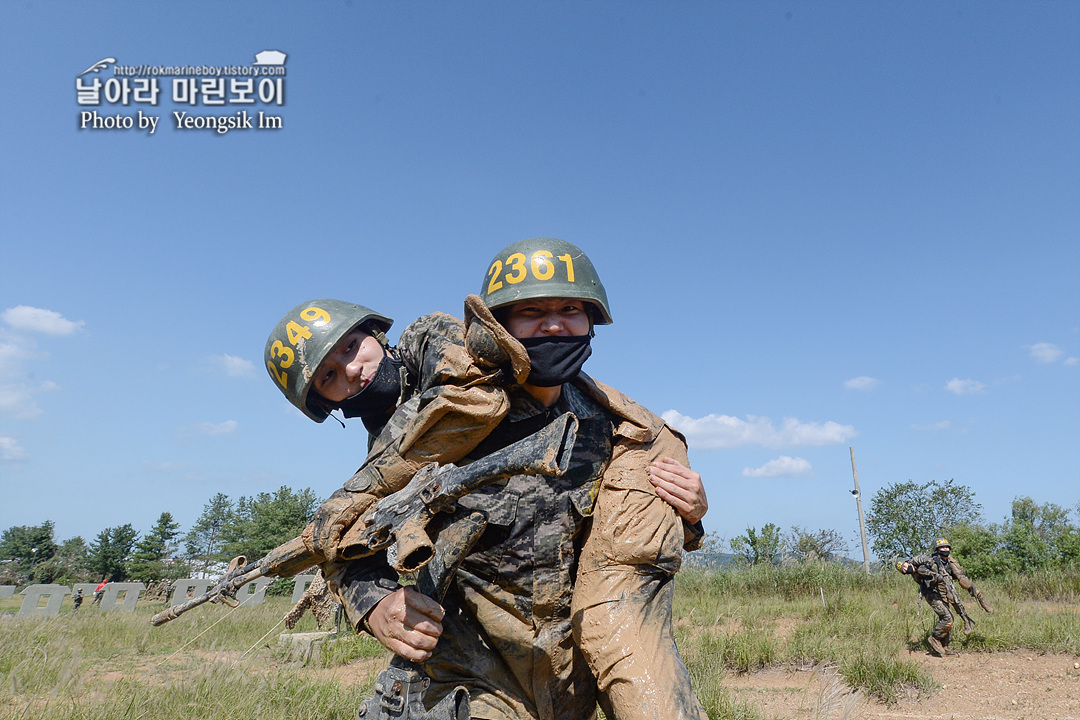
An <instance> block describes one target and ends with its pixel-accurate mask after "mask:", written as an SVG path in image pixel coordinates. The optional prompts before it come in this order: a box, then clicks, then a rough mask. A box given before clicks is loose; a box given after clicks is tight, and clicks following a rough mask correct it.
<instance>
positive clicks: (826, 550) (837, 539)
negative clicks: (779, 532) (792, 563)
mask: <svg viewBox="0 0 1080 720" xmlns="http://www.w3.org/2000/svg"><path fill="white" fill-rule="evenodd" d="M784 544H785V546H786V547H787V549H788V552H790V553H791V555H792V556H793V557H794V558H795V559H796V560H799V561H800V562H809V561H813V560H834V559H837V558H839V557H840V555H841V554H842V553H845V552H847V549H848V547H847V543H846V542H844V537H843V536H842V535H841V534H840V533H839V532H837V531H836V530H818V531H817V532H809V531H807V530H803V529H802V528H801V527H799V526H798V525H795V526H793V527H792V528H791V532H790V533H788V536H787V538H786V539H785V541H784Z"/></svg>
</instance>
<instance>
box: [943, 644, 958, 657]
mask: <svg viewBox="0 0 1080 720" xmlns="http://www.w3.org/2000/svg"><path fill="white" fill-rule="evenodd" d="M944 647H945V654H946V655H959V654H960V653H958V652H956V651H955V650H953V649H952V648H951V647H949V646H948V645H946V646H944Z"/></svg>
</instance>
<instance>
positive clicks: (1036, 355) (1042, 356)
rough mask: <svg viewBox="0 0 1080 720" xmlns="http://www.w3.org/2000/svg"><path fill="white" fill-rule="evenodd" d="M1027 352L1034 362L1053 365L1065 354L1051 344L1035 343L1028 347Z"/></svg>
mask: <svg viewBox="0 0 1080 720" xmlns="http://www.w3.org/2000/svg"><path fill="white" fill-rule="evenodd" d="M1028 350H1029V351H1030V353H1031V357H1032V359H1033V360H1035V361H1036V362H1041V363H1046V364H1049V363H1054V362H1057V361H1058V360H1060V359H1061V356H1062V355H1064V354H1065V351H1064V350H1062V349H1061V348H1059V347H1058V346H1057V345H1054V344H1052V343H1043V342H1041V343H1035V344H1034V345H1032V346H1030V347H1029V348H1028Z"/></svg>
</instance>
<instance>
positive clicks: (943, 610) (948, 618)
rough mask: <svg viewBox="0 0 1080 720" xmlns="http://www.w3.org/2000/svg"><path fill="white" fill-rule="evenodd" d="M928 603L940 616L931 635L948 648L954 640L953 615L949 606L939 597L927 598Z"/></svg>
mask: <svg viewBox="0 0 1080 720" xmlns="http://www.w3.org/2000/svg"><path fill="white" fill-rule="evenodd" d="M926 602H927V604H929V605H930V608H931V609H932V610H933V611H934V612H935V613H936V614H937V616H938V621H937V624H936V625H934V630H933V632H932V633H931V634H932V635H933V636H934V637H936V638H937V639H938V640H940V641H941V644H942V645H945V646H948V644H949V640H950V639H952V626H953V614H952V613H951V612H950V611H949V604H948V603H947V602H945V600H944V599H943V598H942V597H940V596H938V595H933V596H930V597H927V598H926Z"/></svg>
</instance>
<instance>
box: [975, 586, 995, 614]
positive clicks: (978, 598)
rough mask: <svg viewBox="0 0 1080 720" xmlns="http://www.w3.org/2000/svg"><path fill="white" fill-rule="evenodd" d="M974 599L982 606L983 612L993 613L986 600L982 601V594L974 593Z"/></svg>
mask: <svg viewBox="0 0 1080 720" xmlns="http://www.w3.org/2000/svg"><path fill="white" fill-rule="evenodd" d="M975 599H976V600H978V601H979V604H980V605H982V609H983V610H985V611H986V612H988V613H992V612H994V608H992V607H990V603H988V602H986V600H984V599H983V596H982V593H981V592H979V591H977V590H976V591H975Z"/></svg>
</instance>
